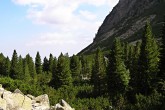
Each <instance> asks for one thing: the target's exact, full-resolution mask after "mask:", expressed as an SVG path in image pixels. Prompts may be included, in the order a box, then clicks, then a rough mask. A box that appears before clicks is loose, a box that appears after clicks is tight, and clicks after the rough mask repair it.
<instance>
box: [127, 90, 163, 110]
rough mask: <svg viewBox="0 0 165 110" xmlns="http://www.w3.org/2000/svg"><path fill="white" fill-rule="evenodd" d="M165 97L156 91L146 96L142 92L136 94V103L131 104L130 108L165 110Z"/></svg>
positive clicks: (135, 109) (132, 109) (130, 109)
mask: <svg viewBox="0 0 165 110" xmlns="http://www.w3.org/2000/svg"><path fill="white" fill-rule="evenodd" d="M164 100H165V98H164V97H162V95H161V94H159V93H157V92H156V91H155V92H153V93H152V94H151V95H150V96H144V95H142V94H138V95H136V101H137V102H136V104H135V105H129V107H128V106H127V107H128V108H126V109H128V110H164V108H165V106H164V104H165V102H164Z"/></svg>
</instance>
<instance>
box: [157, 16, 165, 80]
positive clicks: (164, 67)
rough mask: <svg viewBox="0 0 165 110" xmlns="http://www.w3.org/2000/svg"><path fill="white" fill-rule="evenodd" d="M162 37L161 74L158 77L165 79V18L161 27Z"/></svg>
mask: <svg viewBox="0 0 165 110" xmlns="http://www.w3.org/2000/svg"><path fill="white" fill-rule="evenodd" d="M160 37H161V39H162V44H161V50H160V63H159V69H160V71H159V74H158V77H159V78H160V79H161V80H163V81H165V18H164V22H163V26H162V29H161V36H160Z"/></svg>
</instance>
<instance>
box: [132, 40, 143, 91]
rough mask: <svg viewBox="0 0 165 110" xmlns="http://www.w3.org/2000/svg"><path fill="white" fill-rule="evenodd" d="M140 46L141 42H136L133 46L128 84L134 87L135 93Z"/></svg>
mask: <svg viewBox="0 0 165 110" xmlns="http://www.w3.org/2000/svg"><path fill="white" fill-rule="evenodd" d="M140 47H141V42H137V43H136V45H135V47H134V52H133V58H132V66H131V68H130V76H131V79H130V86H131V87H132V89H134V92H135V93H136V91H137V86H138V83H137V82H138V80H139V79H138V74H139V65H138V62H139V55H140Z"/></svg>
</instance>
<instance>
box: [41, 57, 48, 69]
mask: <svg viewBox="0 0 165 110" xmlns="http://www.w3.org/2000/svg"><path fill="white" fill-rule="evenodd" d="M42 70H43V71H44V72H48V71H49V60H48V59H47V58H46V57H45V58H44V61H43V65H42Z"/></svg>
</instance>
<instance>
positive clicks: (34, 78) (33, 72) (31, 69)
mask: <svg viewBox="0 0 165 110" xmlns="http://www.w3.org/2000/svg"><path fill="white" fill-rule="evenodd" d="M26 62H27V64H28V68H29V73H30V76H31V78H32V83H33V84H35V83H36V82H37V73H36V69H35V64H34V62H33V58H32V57H31V56H30V55H29V54H27V55H26Z"/></svg>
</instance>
